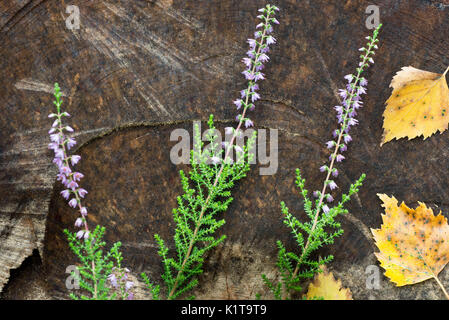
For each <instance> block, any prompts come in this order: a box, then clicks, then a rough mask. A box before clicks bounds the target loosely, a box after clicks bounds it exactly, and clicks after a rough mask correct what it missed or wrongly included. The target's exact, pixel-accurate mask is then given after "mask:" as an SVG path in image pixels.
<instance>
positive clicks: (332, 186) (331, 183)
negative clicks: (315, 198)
mask: <svg viewBox="0 0 449 320" xmlns="http://www.w3.org/2000/svg"><path fill="white" fill-rule="evenodd" d="M329 188H330V189H331V190H334V189H335V188H338V187H337V184H336V183H335V182H334V181H333V180H329Z"/></svg>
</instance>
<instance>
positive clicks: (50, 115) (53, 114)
mask: <svg viewBox="0 0 449 320" xmlns="http://www.w3.org/2000/svg"><path fill="white" fill-rule="evenodd" d="M57 116H58V115H57V114H56V113H50V114H49V115H48V117H49V118H54V117H57Z"/></svg>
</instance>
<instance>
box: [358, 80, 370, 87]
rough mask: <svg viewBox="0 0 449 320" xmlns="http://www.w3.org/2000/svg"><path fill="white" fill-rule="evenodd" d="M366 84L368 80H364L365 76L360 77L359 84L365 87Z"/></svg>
mask: <svg viewBox="0 0 449 320" xmlns="http://www.w3.org/2000/svg"><path fill="white" fill-rule="evenodd" d="M367 84H368V80H366V79H365V78H362V79H360V85H361V86H362V87H365V86H366V85H367Z"/></svg>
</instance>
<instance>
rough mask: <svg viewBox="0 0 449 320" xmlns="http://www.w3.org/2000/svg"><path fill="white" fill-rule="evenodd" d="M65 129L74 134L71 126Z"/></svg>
mask: <svg viewBox="0 0 449 320" xmlns="http://www.w3.org/2000/svg"><path fill="white" fill-rule="evenodd" d="M64 129H65V130H67V131H68V132H73V131H74V130H73V128H72V127H71V126H65V128H64Z"/></svg>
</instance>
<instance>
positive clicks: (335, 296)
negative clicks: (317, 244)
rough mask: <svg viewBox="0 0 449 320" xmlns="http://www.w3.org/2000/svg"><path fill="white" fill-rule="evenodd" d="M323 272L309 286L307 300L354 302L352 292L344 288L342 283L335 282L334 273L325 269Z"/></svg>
mask: <svg viewBox="0 0 449 320" xmlns="http://www.w3.org/2000/svg"><path fill="white" fill-rule="evenodd" d="M322 269H323V271H322V272H320V273H318V274H317V275H315V278H314V279H313V282H312V283H310V284H309V290H308V291H307V294H306V298H307V299H315V298H324V300H352V295H351V291H350V290H349V289H346V288H342V286H341V281H340V280H335V278H334V275H333V274H332V272H328V271H327V269H326V268H325V267H322Z"/></svg>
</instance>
